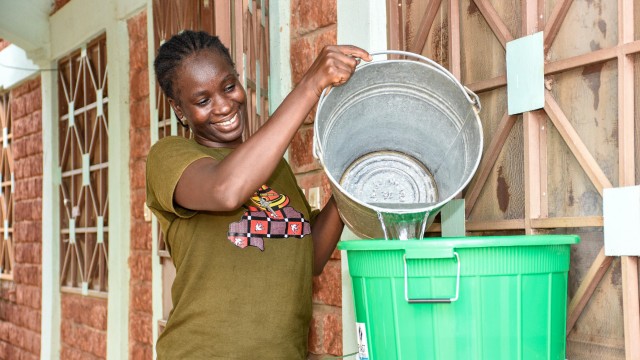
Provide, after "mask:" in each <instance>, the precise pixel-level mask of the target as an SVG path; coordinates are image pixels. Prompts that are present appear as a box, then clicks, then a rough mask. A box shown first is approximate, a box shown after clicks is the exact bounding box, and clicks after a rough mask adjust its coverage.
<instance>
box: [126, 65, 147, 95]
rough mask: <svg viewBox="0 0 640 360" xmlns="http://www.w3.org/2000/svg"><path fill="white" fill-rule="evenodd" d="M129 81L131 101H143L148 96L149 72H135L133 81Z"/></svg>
mask: <svg viewBox="0 0 640 360" xmlns="http://www.w3.org/2000/svg"><path fill="white" fill-rule="evenodd" d="M131 80H132V83H131V84H130V87H131V89H130V90H129V96H130V98H131V99H144V98H146V97H148V96H149V72H148V71H147V70H146V69H145V70H144V71H138V72H136V76H135V79H131Z"/></svg>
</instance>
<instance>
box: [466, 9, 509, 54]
mask: <svg viewBox="0 0 640 360" xmlns="http://www.w3.org/2000/svg"><path fill="white" fill-rule="evenodd" d="M473 2H474V3H475V4H476V6H477V7H478V9H480V12H481V13H482V16H484V18H485V20H486V21H487V24H489V27H490V28H491V30H492V31H493V34H494V35H495V36H496V38H498V41H500V44H501V45H502V47H503V48H505V49H506V48H507V42H509V41H511V40H513V36H512V35H511V33H510V32H509V29H507V26H506V25H505V24H504V22H502V19H500V15H498V13H497V12H496V9H495V8H494V7H493V5H491V3H490V2H489V1H488V0H473Z"/></svg>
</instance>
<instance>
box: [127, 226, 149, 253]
mask: <svg viewBox="0 0 640 360" xmlns="http://www.w3.org/2000/svg"><path fill="white" fill-rule="evenodd" d="M152 241H153V240H152V239H151V222H146V221H136V222H133V223H132V226H131V249H132V250H146V251H149V252H151V245H152V244H151V242H152Z"/></svg>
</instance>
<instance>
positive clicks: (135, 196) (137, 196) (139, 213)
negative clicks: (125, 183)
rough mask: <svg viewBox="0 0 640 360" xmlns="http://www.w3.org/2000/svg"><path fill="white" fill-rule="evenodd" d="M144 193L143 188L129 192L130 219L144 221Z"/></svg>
mask: <svg viewBox="0 0 640 360" xmlns="http://www.w3.org/2000/svg"><path fill="white" fill-rule="evenodd" d="M145 197H146V192H145V189H144V187H143V188H136V189H135V190H131V218H132V219H137V220H144V203H145Z"/></svg>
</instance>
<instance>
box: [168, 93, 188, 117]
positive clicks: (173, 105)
mask: <svg viewBox="0 0 640 360" xmlns="http://www.w3.org/2000/svg"><path fill="white" fill-rule="evenodd" d="M169 105H171V109H172V110H173V112H174V113H175V114H176V116H177V117H178V119H179V120H182V119H183V118H184V114H183V113H182V109H181V108H180V106H179V105H178V104H176V102H175V101H174V100H173V99H171V98H169ZM181 122H182V121H181Z"/></svg>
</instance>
